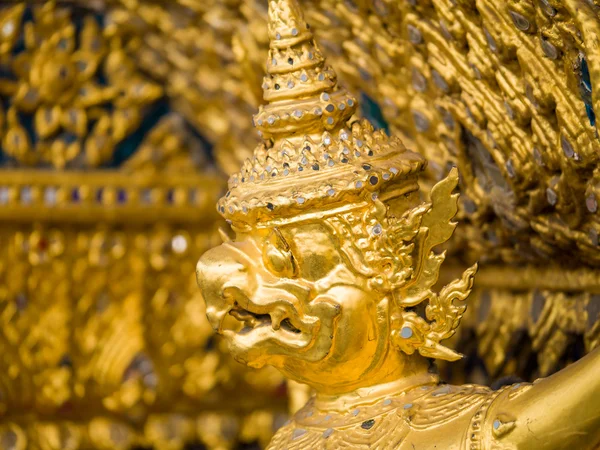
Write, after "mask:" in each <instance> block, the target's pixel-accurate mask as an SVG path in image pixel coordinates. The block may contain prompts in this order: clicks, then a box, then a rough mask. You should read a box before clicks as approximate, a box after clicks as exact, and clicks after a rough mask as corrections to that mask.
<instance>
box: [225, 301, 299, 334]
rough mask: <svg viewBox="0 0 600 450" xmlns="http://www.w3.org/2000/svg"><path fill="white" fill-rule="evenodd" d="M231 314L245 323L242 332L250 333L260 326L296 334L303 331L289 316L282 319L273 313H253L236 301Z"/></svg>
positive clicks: (230, 311)
mask: <svg viewBox="0 0 600 450" xmlns="http://www.w3.org/2000/svg"><path fill="white" fill-rule="evenodd" d="M229 315H231V316H233V317H234V318H235V319H237V320H239V321H240V322H242V323H243V324H244V328H242V330H241V331H240V334H246V333H249V332H250V331H252V330H254V329H256V328H260V327H270V328H272V329H273V330H279V329H282V330H284V331H287V332H290V333H294V334H300V333H302V331H301V330H300V329H298V328H297V327H295V326H294V325H293V324H292V322H291V321H290V319H288V318H284V319H281V318H277V317H273V316H271V314H257V313H253V312H251V311H248V310H247V309H244V308H242V307H241V306H240V305H239V304H238V303H237V302H235V303H234V305H233V307H232V308H231V309H230V310H229ZM274 319H275V320H274Z"/></svg>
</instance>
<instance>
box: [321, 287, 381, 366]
mask: <svg viewBox="0 0 600 450" xmlns="http://www.w3.org/2000/svg"><path fill="white" fill-rule="evenodd" d="M328 295H329V296H332V297H333V298H335V299H336V301H337V303H338V305H339V308H340V312H339V315H338V317H337V319H336V322H335V326H334V329H333V331H334V348H335V353H336V354H337V355H338V356H340V357H345V358H353V357H354V356H355V355H364V353H365V351H367V352H368V349H369V348H370V347H375V346H376V345H377V341H378V335H379V333H378V332H377V326H376V322H377V307H376V302H375V301H374V299H373V298H371V296H370V295H368V294H367V293H365V292H363V291H361V290H359V289H356V288H353V287H350V286H337V287H335V288H333V289H331V290H330V291H329V292H328Z"/></svg>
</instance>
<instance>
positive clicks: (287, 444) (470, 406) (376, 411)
mask: <svg viewBox="0 0 600 450" xmlns="http://www.w3.org/2000/svg"><path fill="white" fill-rule="evenodd" d="M503 392H505V390H503V391H501V392H497V391H492V390H491V389H489V388H487V387H483V386H477V385H463V386H451V385H441V386H435V387H432V386H423V387H419V388H416V389H414V390H413V391H411V392H408V393H405V394H403V395H400V396H397V397H393V398H387V399H383V400H381V401H379V402H377V403H374V404H370V405H366V406H361V407H357V408H354V409H351V410H349V411H347V412H344V413H333V412H332V413H328V412H325V411H318V410H316V409H315V408H314V407H313V405H312V403H311V402H309V403H308V404H307V405H306V406H305V407H304V408H302V409H301V410H300V411H299V412H298V413H297V414H296V415H295V416H294V419H293V420H292V421H290V422H289V423H288V424H287V425H285V426H284V427H282V428H281V429H280V430H279V431H278V432H277V434H276V435H275V437H274V438H273V440H272V441H271V444H270V446H269V449H273V450H274V449H290V450H292V449H306V448H311V449H328V448H353V449H362V448H364V449H377V450H404V449H405V448H406V449H412V448H419V449H423V450H426V449H429V448H431V449H434V448H448V449H450V448H451V449H463V448H465V449H471V448H481V449H483V448H484V447H471V446H469V445H470V444H471V443H475V442H478V443H481V442H482V441H481V438H482V437H483V434H481V433H479V431H480V430H481V428H482V426H483V423H484V422H485V420H487V415H486V412H487V410H488V409H489V408H490V406H491V405H493V404H494V401H495V399H496V398H498V396H499V395H501V394H502V393H503ZM515 392H516V391H515ZM490 426H492V424H490ZM471 435H472V438H470V437H469V436H471ZM413 446H414V447H413Z"/></svg>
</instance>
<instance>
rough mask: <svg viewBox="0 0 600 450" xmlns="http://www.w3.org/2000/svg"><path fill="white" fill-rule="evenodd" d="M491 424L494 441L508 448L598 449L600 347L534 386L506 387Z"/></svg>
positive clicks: (493, 410)
mask: <svg viewBox="0 0 600 450" xmlns="http://www.w3.org/2000/svg"><path fill="white" fill-rule="evenodd" d="M486 425H487V428H488V430H486V431H487V433H491V434H492V436H491V437H492V440H495V441H496V442H498V443H501V444H504V445H506V446H507V447H508V448H519V449H529V448H536V449H548V450H550V449H578V450H585V449H596V448H598V444H599V443H600V348H599V349H596V350H595V351H593V352H592V353H590V354H589V355H587V356H585V357H584V358H582V359H581V360H579V361H578V362H576V363H574V364H572V365H570V366H569V367H567V368H565V369H563V370H561V371H560V372H558V373H556V374H555V375H553V376H551V377H548V378H545V379H541V380H538V381H536V382H535V383H534V384H533V385H530V386H524V387H521V388H515V387H514V386H513V387H509V388H508V389H506V390H505V391H503V392H502V394H500V395H499V397H498V398H497V399H496V400H495V401H494V402H493V404H492V405H491V407H490V410H489V411H488V414H487V415H486ZM487 433H486V434H487ZM503 448H504V447H503Z"/></svg>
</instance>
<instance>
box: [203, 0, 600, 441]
mask: <svg viewBox="0 0 600 450" xmlns="http://www.w3.org/2000/svg"><path fill="white" fill-rule="evenodd" d="M268 35H269V38H270V50H269V57H268V61H267V74H266V76H265V79H264V84H263V89H264V99H265V101H267V104H266V105H264V106H261V107H260V109H259V111H258V113H257V114H256V115H255V117H254V123H255V126H256V128H257V129H258V130H259V133H260V134H261V136H262V137H263V142H262V143H261V144H260V145H259V146H258V147H257V148H256V149H255V151H254V155H253V157H251V158H250V159H248V160H246V162H245V163H244V164H243V166H242V169H241V171H240V172H239V173H238V174H236V175H233V176H232V177H231V178H230V180H229V190H228V191H227V193H226V195H225V196H224V197H223V198H222V199H221V200H220V201H219V203H218V209H219V212H220V213H221V214H222V215H223V216H224V217H225V218H226V219H227V220H228V221H229V222H230V224H231V226H232V228H233V230H234V231H235V234H236V237H235V239H234V240H231V239H229V238H228V237H227V236H226V235H225V234H224V240H225V242H224V243H223V244H222V245H220V246H219V247H216V248H214V249H212V250H210V251H208V252H207V253H205V254H204V256H202V258H201V260H200V262H199V263H198V267H197V276H198V282H199V285H200V287H201V289H202V291H203V295H204V298H205V301H206V303H207V315H208V318H209V321H210V322H211V324H212V326H213V328H214V329H215V330H216V331H217V332H219V333H221V334H222V335H224V336H225V337H226V339H227V340H228V341H229V344H230V349H231V352H232V353H233V355H234V356H235V357H236V359H238V360H239V361H241V362H244V363H246V364H248V365H249V366H251V367H262V366H264V365H267V364H268V365H272V366H275V367H276V368H277V369H279V370H280V371H281V372H282V373H283V374H284V375H285V376H286V377H288V378H290V379H293V380H295V381H298V382H300V383H306V384H308V385H310V386H311V387H312V388H313V389H314V390H315V392H316V394H315V396H314V397H313V398H312V399H311V400H310V401H309V402H308V404H307V405H306V406H304V408H302V409H301V410H300V411H299V412H298V413H297V414H296V415H295V416H294V418H293V419H292V420H291V421H290V422H289V423H288V424H287V425H286V426H284V427H283V428H282V429H280V430H279V432H278V433H277V434H276V435H275V437H274V438H273V440H272V442H271V446H270V448H274V449H275V448H277V449H278V448H281V449H284V448H287V449H296V448H298V449H300V448H302V449H304V448H306V449H309V448H310V449H315V448H332V449H333V448H335V449H337V448H352V449H360V448H365V449H366V448H369V449H404V448H407V449H433V448H444V449H449V448H453V449H459V448H460V449H470V450H475V449H516V448H539V443H540V442H543V443H544V448H547V449H559V448H577V449H586V448H590V449H592V448H595V447H596V445H597V444H598V443H599V442H600V379H599V378H598V376H597V371H598V369H599V368H600V351H598V350H596V351H595V352H593V353H591V354H590V355H588V356H586V357H585V358H583V359H582V360H581V361H579V362H578V363H575V364H573V365H572V366H570V367H568V368H567V369H564V370H563V371H561V372H559V373H558V374H556V375H554V376H552V377H550V378H547V379H543V380H539V381H538V382H535V383H533V384H516V385H512V386H505V387H503V388H501V389H500V390H497V391H492V390H491V389H489V388H487V387H481V386H474V385H466V386H450V385H446V384H443V383H442V382H440V380H439V377H438V375H437V371H436V368H435V365H434V364H433V362H432V361H433V360H434V359H441V360H446V361H455V360H457V359H460V357H461V355H460V354H458V353H457V352H455V351H453V350H452V349H450V348H448V347H446V346H444V345H443V344H442V341H443V340H445V339H448V338H450V337H451V336H452V335H453V334H454V332H455V330H456V328H457V327H458V325H459V322H460V319H461V317H462V315H463V312H464V310H465V303H464V301H465V300H466V298H467V296H468V294H469V292H470V291H471V288H472V284H473V277H474V275H475V272H476V270H477V267H476V266H473V267H471V268H469V269H467V270H466V271H465V272H464V274H463V275H462V277H461V278H460V279H457V280H456V281H453V282H451V283H449V284H448V285H446V286H445V287H443V288H442V289H441V290H440V291H439V293H438V292H437V291H436V290H435V289H434V285H435V284H436V282H437V281H438V273H439V270H440V267H441V264H442V262H443V260H444V253H443V252H436V251H435V250H434V249H435V248H436V247H437V246H438V245H440V244H443V243H445V242H446V241H447V240H448V239H449V238H450V236H451V235H452V232H453V231H454V228H455V226H456V223H455V222H453V221H452V219H453V217H454V216H455V214H456V212H457V197H458V196H457V195H456V194H453V193H452V191H453V189H454V188H455V187H456V185H457V182H458V173H457V170H456V169H452V170H451V171H450V173H449V175H448V176H447V177H446V178H445V179H443V180H442V181H440V182H439V183H438V184H437V185H436V186H435V187H434V188H433V189H432V190H431V194H430V199H429V201H428V202H424V201H422V199H421V197H420V192H419V185H418V179H417V178H418V175H419V173H420V172H421V171H422V170H423V168H424V166H425V160H424V159H423V158H422V157H421V156H420V155H419V154H416V153H413V152H411V151H409V150H406V149H405V148H404V146H403V145H402V143H401V142H400V140H399V139H397V138H389V137H388V136H387V135H386V134H385V133H384V132H383V131H377V130H375V129H374V128H373V126H372V125H371V124H370V123H369V122H367V121H364V120H363V121H361V120H359V121H352V120H351V118H352V116H353V115H354V113H355V111H356V108H357V100H356V99H355V98H354V97H353V96H352V95H351V94H349V93H348V92H347V91H346V90H345V89H343V88H341V87H339V86H338V85H337V81H336V74H335V72H334V70H333V69H332V68H331V66H329V65H327V63H326V61H325V59H324V57H323V55H322V54H321V52H320V51H319V48H318V46H317V45H316V44H315V42H314V40H313V36H312V33H311V30H310V27H309V25H308V24H307V23H306V22H305V20H304V17H303V14H302V12H301V10H300V8H299V5H298V3H297V1H296V0H273V1H270V2H269V24H268Z"/></svg>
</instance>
